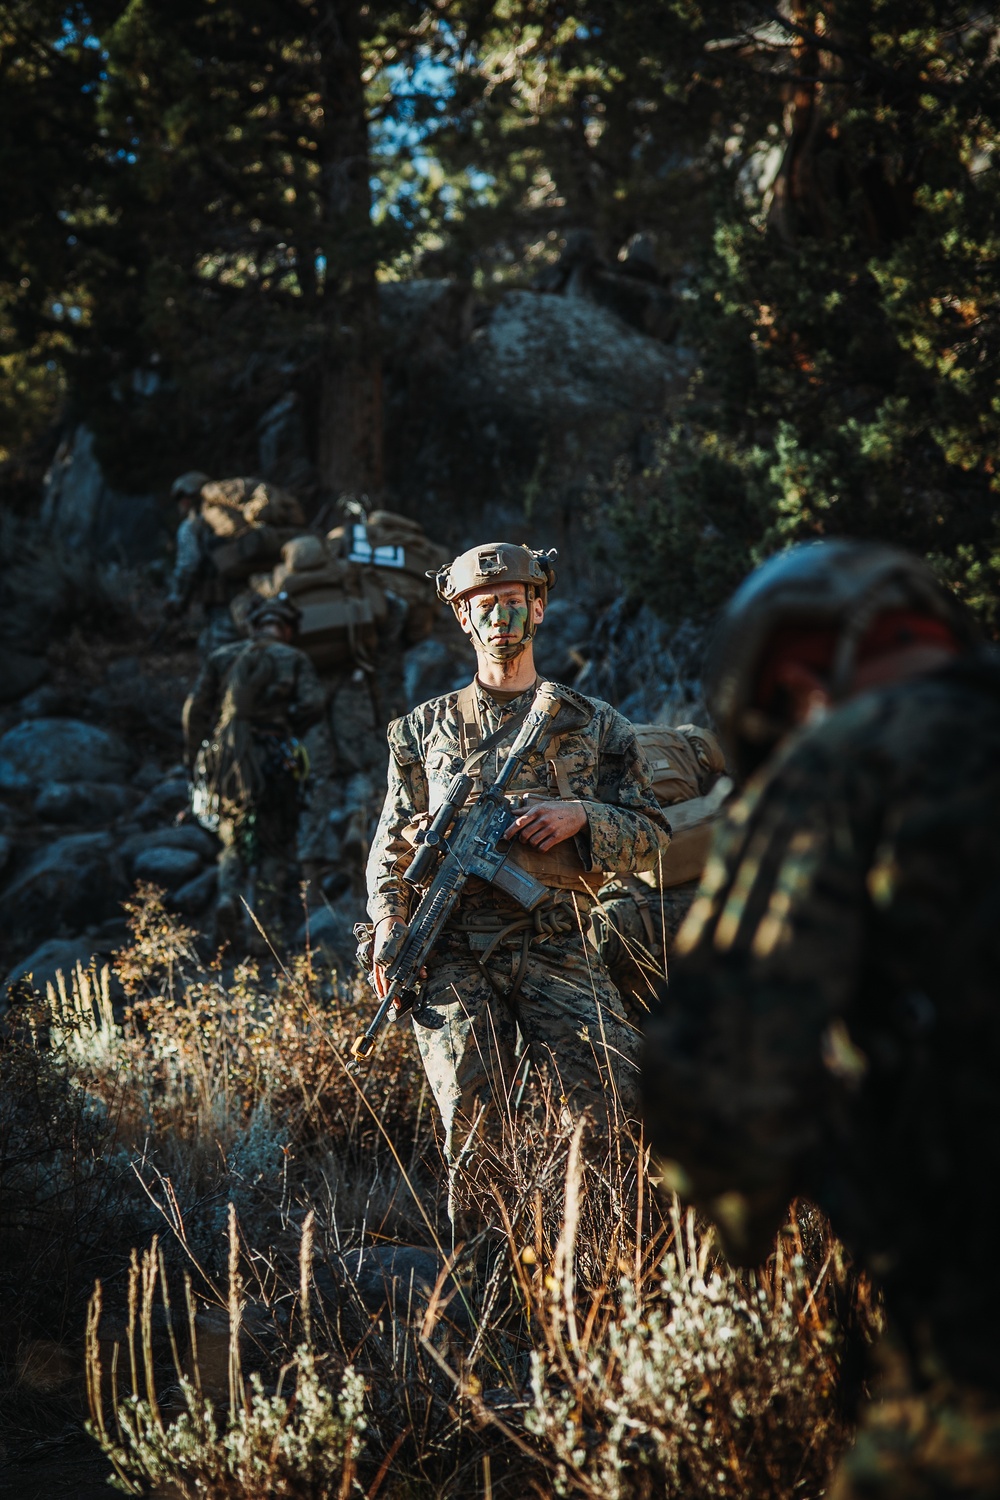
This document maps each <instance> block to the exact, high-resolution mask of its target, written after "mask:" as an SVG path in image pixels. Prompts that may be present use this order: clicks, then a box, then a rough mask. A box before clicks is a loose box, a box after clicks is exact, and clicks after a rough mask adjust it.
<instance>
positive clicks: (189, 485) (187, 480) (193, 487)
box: [170, 469, 210, 500]
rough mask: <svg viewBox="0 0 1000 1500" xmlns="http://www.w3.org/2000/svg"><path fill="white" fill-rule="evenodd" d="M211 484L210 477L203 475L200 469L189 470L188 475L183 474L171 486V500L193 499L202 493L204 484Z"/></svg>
mask: <svg viewBox="0 0 1000 1500" xmlns="http://www.w3.org/2000/svg"><path fill="white" fill-rule="evenodd" d="M209 482H210V476H209V475H208V474H203V473H202V472H201V470H200V469H189V470H188V471H187V473H186V474H181V475H180V477H179V478H177V479H175V480H174V482H173V484H172V485H171V486H170V498H171V500H184V499H191V498H193V497H194V496H195V495H198V494H200V493H201V487H202V485H203V484H208V483H209Z"/></svg>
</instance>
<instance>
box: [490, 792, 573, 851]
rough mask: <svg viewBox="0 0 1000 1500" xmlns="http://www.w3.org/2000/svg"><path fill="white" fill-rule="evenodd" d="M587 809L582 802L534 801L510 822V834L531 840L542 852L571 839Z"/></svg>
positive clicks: (525, 842)
mask: <svg viewBox="0 0 1000 1500" xmlns="http://www.w3.org/2000/svg"><path fill="white" fill-rule="evenodd" d="M586 822H587V812H586V809H585V808H584V805H583V803H582V802H558V801H553V802H535V803H533V804H532V806H531V807H530V808H528V810H527V811H526V812H523V813H522V814H521V816H520V817H519V818H515V819H514V822H513V824H512V825H511V831H510V834H509V837H510V838H512V839H513V838H519V839H520V840H521V842H522V844H532V845H534V847H535V848H536V849H541V850H542V852H543V853H544V851H545V850H546V849H551V848H553V846H554V845H556V844H562V843H564V842H565V840H566V839H571V838H572V837H573V835H574V834H575V833H579V832H580V829H581V828H583V827H585V826H586Z"/></svg>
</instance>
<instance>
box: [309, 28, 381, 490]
mask: <svg viewBox="0 0 1000 1500" xmlns="http://www.w3.org/2000/svg"><path fill="white" fill-rule="evenodd" d="M317 39H318V44H319V54H320V67H321V75H320V99H321V107H322V111H323V123H322V129H321V131H320V134H319V158H320V170H321V183H322V189H321V191H322V204H323V213H324V216H325V225H324V229H325V234H324V242H325V245H326V269H325V277H324V294H323V298H322V304H323V324H324V349H323V356H322V366H321V374H320V381H321V384H320V393H319V432H318V443H317V449H318V451H317V467H318V469H319V477H320V485H321V487H322V490H323V492H324V494H325V496H326V497H327V498H329V499H336V498H338V497H339V496H340V495H343V494H353V495H362V494H367V495H368V496H370V497H371V498H372V499H375V498H376V497H378V495H379V494H380V492H381V489H382V361H381V351H380V347H379V322H378V296H377V286H376V281H375V236H374V233H373V229H372V223H371V189H370V186H369V170H370V169H369V160H368V117H367V111H366V108H365V91H364V84H363V82H362V78H361V68H362V62H361V45H360V6H359V5H358V4H357V3H356V0H327V3H326V4H324V5H322V6H321V7H320V23H319V27H318V38H317Z"/></svg>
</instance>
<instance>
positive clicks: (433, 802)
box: [368, 543, 669, 1209]
mask: <svg viewBox="0 0 1000 1500" xmlns="http://www.w3.org/2000/svg"><path fill="white" fill-rule="evenodd" d="M553 577H554V575H553V570H552V566H551V563H550V561H549V558H548V557H547V556H546V555H545V554H542V553H532V552H531V551H529V550H528V548H526V547H516V546H513V545H511V544H508V543H494V544H491V545H489V546H485V547H476V548H473V549H471V551H469V552H466V553H463V554H462V556H461V557H459V558H457V559H456V560H455V562H454V563H452V564H451V567H450V568H447V569H444V570H442V572H441V573H440V574H439V593H440V596H441V598H442V599H445V600H447V601H448V602H449V603H450V604H451V605H452V607H453V608H454V610H455V613H456V616H457V617H458V620H459V623H460V624H461V626H462V629H463V630H464V631H465V633H466V634H467V635H468V636H469V638H470V640H471V641H472V644H473V646H474V647H475V650H476V657H477V661H478V675H477V677H476V679H475V680H474V682H472V683H471V684H470V685H469V687H468V688H464V689H462V690H461V692H458V693H455V692H452V693H447V694H445V695H444V696H443V697H441V698H435V699H432V700H431V701H430V702H428V703H424V704H421V705H420V707H418V708H416V709H414V710H413V711H412V712H411V713H409V714H407V715H405V716H404V717H403V718H401V719H397V720H396V721H395V722H394V723H393V724H391V725H390V727H389V749H390V752H391V758H390V768H389V789H388V793H387V796H386V801H385V806H384V809H383V812H382V817H381V820H380V823H379V827H378V831H377V834H376V837H375V841H374V844H373V847H372V853H371V857H370V860H369V865H368V889H369V912H370V915H371V919H372V922H373V923H374V924H375V933H374V944H375V955H376V964H375V983H376V988H377V989H378V990H379V993H384V990H385V974H384V969H383V968H382V967H381V966H380V965H379V964H378V962H377V959H378V953H379V951H380V949H381V948H382V947H383V946H384V942H385V939H386V938H387V936H388V935H389V933H390V932H391V930H392V928H393V927H394V926H395V925H396V924H398V923H400V922H405V921H406V920H407V918H408V916H409V915H410V910H411V898H412V892H411V890H410V888H409V887H408V886H407V885H406V883H405V882H404V881H403V879H402V875H403V871H404V870H405V869H406V868H407V866H408V865H409V862H410V860H411V858H412V856H413V848H414V842H413V841H414V835H415V832H416V830H417V829H418V828H419V827H420V826H421V824H422V823H426V821H427V818H428V814H431V813H433V811H434V810H435V808H436V807H437V805H438V804H439V802H440V800H441V797H442V794H443V792H444V791H445V790H446V788H447V786H448V784H449V782H450V780H451V778H452V772H453V765H454V764H456V763H457V762H459V761H465V760H466V758H468V757H469V756H470V755H471V754H472V753H473V752H474V751H475V750H476V748H477V746H479V745H480V744H482V743H483V742H484V741H485V740H486V739H487V737H488V736H489V735H491V734H493V733H494V732H495V731H497V730H499V729H501V728H502V727H503V726H504V725H511V726H512V728H511V734H510V738H511V739H512V738H513V730H514V728H516V723H515V721H518V720H519V716H520V714H521V711H522V710H525V711H526V710H527V707H528V706H529V705H530V703H531V701H532V698H533V696H534V691H535V688H536V686H537V680H536V672H535V666H534V657H533V638H534V634H535V631H536V629H537V627H538V625H539V624H540V623H541V620H542V617H543V614H544V609H545V601H546V598H547V592H548V588H549V587H550V586H551V583H552V581H553ZM558 691H559V693H560V696H561V697H562V698H563V700H564V703H565V706H566V713H565V718H564V721H563V722H565V723H566V725H567V728H566V730H565V732H563V733H561V734H558V737H557V738H556V739H554V740H552V741H550V743H549V745H548V746H546V747H544V749H543V750H541V751H537V752H536V753H535V754H534V755H533V756H532V757H531V758H530V760H529V761H528V763H527V764H526V766H525V768H524V770H523V772H522V773H521V775H520V777H519V778H516V779H515V781H514V783H513V786H512V791H513V792H514V793H517V794H520V797H521V799H522V805H523V808H524V810H523V811H522V813H521V815H520V817H519V818H518V819H517V821H516V823H515V825H514V828H515V830H516V837H517V838H518V839H519V843H518V845H517V858H518V863H521V864H523V865H524V866H525V867H526V868H527V869H529V870H530V871H531V873H532V874H534V875H535V876H536V878H537V879H539V880H541V881H542V882H543V883H544V884H546V885H548V886H549V887H550V889H551V894H550V897H549V899H548V900H547V901H546V902H545V903H544V905H542V906H541V907H539V908H538V909H536V911H535V912H533V913H531V914H530V915H529V914H527V913H525V911H524V910H523V908H522V907H520V906H518V905H517V903H516V902H514V901H513V900H512V899H510V898H509V897H507V896H505V895H503V894H502V893H500V892H499V891H497V890H495V889H494V888H493V887H491V886H488V885H485V884H483V883H482V882H480V881H476V880H471V881H470V882H469V884H468V885H467V886H466V888H465V891H464V893H463V896H462V898H461V900H460V902H459V906H458V908H457V910H456V912H455V914H454V915H453V916H452V918H451V919H450V920H449V922H448V923H447V925H446V927H445V929H444V932H443V935H442V938H441V940H440V942H439V945H438V948H437V950H436V952H435V954H434V958H433V961H432V963H431V965H430V966H429V967H430V973H429V977H428V979H427V982H426V987H425V990H424V995H425V997H426V999H427V1000H428V1002H429V1003H430V1005H431V1006H432V1007H434V1008H436V1009H440V1010H442V1011H443V1013H444V1015H445V1017H446V1024H445V1026H444V1027H443V1029H441V1030H439V1031H433V1030H428V1029H424V1028H423V1027H415V1031H416V1036H417V1042H418V1046H419V1048H420V1054H421V1057H422V1059H423V1062H424V1067H425V1069H426V1072H427V1077H428V1080H429V1082H430V1085H431V1089H432V1090H433V1093H434V1097H435V1099H436V1101H437V1104H438V1107H439V1109H440V1111H441V1115H442V1118H443V1121H444V1126H445V1137H446V1151H447V1155H448V1159H449V1161H450V1162H452V1163H455V1162H456V1161H457V1160H458V1159H459V1158H460V1157H461V1156H462V1155H463V1153H466V1154H467V1153H468V1150H469V1145H470V1142H471V1141H472V1140H473V1139H474V1138H475V1135H476V1133H477V1130H478V1129H479V1128H481V1126H482V1124H483V1121H484V1119H485V1118H486V1117H492V1126H493V1127H494V1128H495V1127H496V1126H498V1125H499V1123H500V1121H501V1120H502V1119H505V1118H509V1117H510V1115H511V1113H512V1111H513V1109H514V1104H515V1094H516V1092H517V1089H518V1084H519V1079H520V1077H521V1073H522V1069H521V1065H522V1064H523V1063H525V1062H527V1063H528V1065H529V1069H530V1073H531V1074H532V1075H533V1078H534V1081H535V1082H538V1081H547V1082H548V1083H549V1084H551V1086H552V1088H553V1090H554V1097H555V1100H556V1103H557V1104H558V1103H559V1102H560V1100H562V1101H564V1102H565V1103H566V1105H568V1107H569V1108H570V1109H571V1110H572V1111H573V1112H580V1111H582V1110H584V1109H587V1110H589V1111H590V1113H591V1115H592V1117H593V1118H594V1120H595V1121H596V1123H597V1126H598V1128H599V1129H602V1130H606V1129H607V1128H608V1124H609V1121H611V1120H613V1119H614V1118H615V1117H616V1112H617V1113H618V1114H619V1115H620V1116H621V1117H627V1116H629V1115H631V1114H632V1112H633V1109H634V1106H635V1103H636V1082H637V1075H636V1067H635V1056H636V1035H635V1032H634V1030H633V1029H632V1028H631V1027H629V1026H628V1024H627V1022H626V1020H625V1015H624V1011H623V1008H622V1003H621V1000H620V998H619V995H618V993H617V991H616V990H615V988H614V985H613V984H612V983H611V980H610V978H609V976H608V973H607V970H606V968H605V967H604V965H603V964H602V963H601V961H600V960H599V958H598V957H597V955H596V953H595V952H594V951H593V950H592V948H591V947H590V945H589V944H588V942H587V932H588V928H589V922H590V911H591V908H592V906H593V904H594V899H595V895H596V891H597V889H598V887H599V885H600V884H601V881H602V878H603V876H602V873H601V872H602V871H604V870H621V871H625V870H634V869H645V868H648V867H649V866H650V865H652V864H654V863H655V862H656V860H657V857H658V854H659V852H660V850H661V849H662V848H663V847H664V846H665V845H666V843H667V841H668V838H669V833H668V830H667V826H666V823H665V820H664V818H663V815H662V813H661V812H660V809H659V806H658V805H657V802H656V799H655V798H654V796H653V794H652V791H651V788H650V784H649V779H648V776H647V774H646V770H645V766H644V763H643V761H642V757H641V756H640V754H639V751H638V748H637V745H636V741H635V736H634V734H633V732H632V729H631V726H630V725H629V724H628V722H627V721H626V720H624V719H623V718H622V717H621V715H620V714H618V713H617V712H616V711H615V710H614V709H613V708H611V707H610V706H609V705H608V704H606V703H602V702H600V701H598V700H596V699H590V698H584V697H582V696H581V695H580V694H578V693H574V692H573V691H572V690H571V689H569V688H562V687H560V688H559V689H558ZM503 755H504V748H503V745H502V744H498V745H495V746H494V747H493V748H492V749H491V750H490V751H489V753H488V754H486V756H485V758H484V759H483V760H482V763H481V764H480V765H479V766H478V769H477V770H476V775H478V776H479V777H481V780H482V784H483V785H484V786H489V785H490V784H491V783H492V782H493V780H494V779H495V777H496V775H497V773H498V770H499V767H500V765H501V764H502V763H503ZM452 1188H453V1192H454V1188H455V1174H454V1173H453V1174H452ZM452 1207H453V1209H454V1198H453V1200H452Z"/></svg>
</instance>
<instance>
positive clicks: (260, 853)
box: [184, 596, 325, 952]
mask: <svg viewBox="0 0 1000 1500" xmlns="http://www.w3.org/2000/svg"><path fill="white" fill-rule="evenodd" d="M298 618H299V612H298V610H297V609H296V607H295V605H294V604H292V603H291V601H290V600H288V599H287V598H284V597H281V596H279V597H278V598H276V599H262V600H260V601H259V603H257V604H256V605H255V606H254V607H253V608H252V609H251V610H250V611H249V613H248V615H247V627H248V629H249V630H250V632H251V636H252V639H251V640H250V641H237V642H235V643H234V644H232V645H229V646H222V647H220V648H219V649H218V650H217V651H213V653H212V654H211V656H210V657H209V658H208V660H207V661H206V662H205V663H204V665H203V666H202V669H201V672H200V673H199V675H198V679H197V681H196V683H195V686H194V689H193V690H192V692H191V695H190V697H189V698H188V700H187V702H186V703H185V705H184V740H185V746H186V752H187V763H188V769H189V774H190V775H191V777H192V781H193V783H194V795H193V803H194V806H195V811H196V812H197V813H198V816H199V817H200V818H201V821H202V822H204V823H205V824H206V826H209V827H213V826H214V827H215V828H217V830H218V833H219V837H220V838H221V840H222V844H223V851H222V854H221V856H220V858H219V901H218V906H217V908H216V935H217V938H218V939H219V940H220V941H225V940H230V941H232V940H234V939H235V938H236V935H237V933H238V932H239V931H240V928H241V927H242V910H241V901H240V898H241V896H246V898H247V900H248V902H249V904H250V906H251V908H252V909H253V910H254V911H255V912H256V914H257V917H258V919H259V921H260V922H261V924H262V926H263V927H264V929H265V931H266V932H267V934H268V937H269V938H270V941H271V943H272V944H274V945H275V946H277V944H278V943H279V942H280V941H281V937H282V915H283V910H282V909H283V905H284V900H285V895H286V892H287V891H288V889H289V885H290V882H291V880H292V879H293V878H294V873H295V868H296V848H295V837H296V825H297V822H298V816H299V794H300V786H301V783H302V780H303V779H304V776H305V774H306V771H307V765H306V762H305V759H304V756H303V755H302V753H301V746H300V744H299V739H298V737H299V736H301V735H302V734H303V733H304V732H305V731H306V730H307V729H308V728H309V726H310V725H311V724H314V723H315V722H316V721H317V719H318V718H319V717H320V715H321V714H322V712H323V706H324V702H325V695H324V692H323V688H322V686H321V684H320V681H319V679H318V677H317V676H316V672H315V669H314V667H313V665H312V663H311V662H310V660H309V658H308V657H307V656H306V655H305V654H304V652H302V651H298V650H296V648H295V647H294V646H293V645H292V644H291V642H292V640H293V639H294V636H295V633H296V630H297V627H298ZM249 946H250V949H251V951H253V952H259V951H262V949H263V951H266V945H265V944H264V943H263V939H261V937H260V934H259V933H258V932H257V929H256V927H253V928H252V930H251V931H250V933H249Z"/></svg>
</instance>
